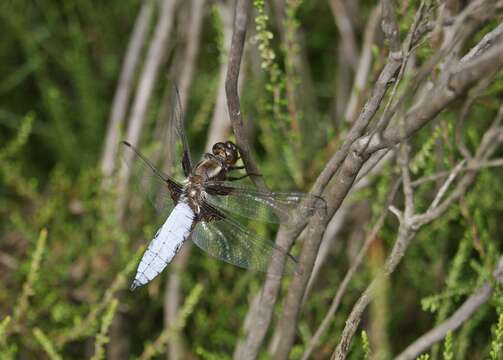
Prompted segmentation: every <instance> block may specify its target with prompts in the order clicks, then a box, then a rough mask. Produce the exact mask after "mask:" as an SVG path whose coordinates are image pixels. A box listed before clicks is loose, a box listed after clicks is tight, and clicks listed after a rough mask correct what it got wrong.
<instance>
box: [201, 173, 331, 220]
mask: <svg viewBox="0 0 503 360" xmlns="http://www.w3.org/2000/svg"><path fill="white" fill-rule="evenodd" d="M205 188H206V192H207V198H206V200H207V202H208V203H210V204H211V205H213V206H214V207H216V208H218V209H219V210H223V212H226V213H234V214H237V215H239V216H243V217H246V218H248V219H253V220H259V221H265V222H269V223H279V222H288V221H290V220H292V217H293V216H294V214H295V212H296V211H297V212H301V213H303V214H306V216H310V215H312V214H313V213H314V212H315V211H316V210H317V209H325V208H326V204H325V200H324V199H323V198H321V197H318V196H313V195H308V194H304V193H297V192H272V193H266V192H262V191H259V190H257V189H254V188H248V187H237V186H233V185H229V183H228V182H222V183H218V182H212V183H209V184H208V185H207V186H205Z"/></svg>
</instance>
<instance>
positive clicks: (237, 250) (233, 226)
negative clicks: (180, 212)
mask: <svg viewBox="0 0 503 360" xmlns="http://www.w3.org/2000/svg"><path fill="white" fill-rule="evenodd" d="M191 238H192V241H193V242H194V243H195V244H196V245H197V246H199V247H200V248H201V249H202V250H204V251H206V252H207V253H208V254H210V255H212V256H214V257H216V258H217V259H220V260H223V261H225V262H228V263H230V264H233V265H236V266H239V267H242V268H245V269H252V270H258V271H263V272H268V267H269V263H270V262H271V260H272V259H273V258H276V259H282V258H283V257H285V258H286V260H285V270H284V272H285V273H288V274H291V273H294V272H295V271H296V267H297V261H296V260H295V258H294V257H293V256H292V255H290V254H289V253H288V252H287V251H286V250H284V249H282V248H280V247H278V246H277V245H275V244H274V243H273V242H272V241H270V240H266V239H263V238H261V237H259V236H258V235H257V234H255V233H254V232H251V231H249V230H247V229H245V228H244V227H243V226H242V225H240V224H239V223H238V222H237V221H236V220H234V219H231V218H229V217H225V218H224V219H221V220H211V221H204V220H203V221H199V222H198V223H197V224H196V226H195V227H194V230H193V231H192V235H191ZM272 275H281V274H272Z"/></svg>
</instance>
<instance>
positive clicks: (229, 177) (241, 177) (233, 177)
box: [227, 173, 262, 181]
mask: <svg viewBox="0 0 503 360" xmlns="http://www.w3.org/2000/svg"><path fill="white" fill-rule="evenodd" d="M248 176H262V175H261V174H253V173H247V174H245V175H243V176H237V177H236V176H228V177H227V180H228V181H237V180H241V179H244V178H246V177H248Z"/></svg>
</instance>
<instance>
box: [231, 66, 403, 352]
mask: <svg viewBox="0 0 503 360" xmlns="http://www.w3.org/2000/svg"><path fill="white" fill-rule="evenodd" d="M400 65H401V60H400V59H397V58H395V57H392V56H390V57H389V58H388V62H387V64H386V65H385V67H384V68H383V70H382V71H381V74H380V75H379V78H378V80H377V83H376V84H375V86H374V88H373V89H372V92H371V94H370V97H369V99H368V100H367V102H366V104H365V105H364V107H363V110H362V112H361V113H360V115H359V117H358V119H357V120H356V121H355V123H354V125H353V127H352V128H351V130H350V131H349V133H348V135H347V137H346V139H345V141H344V143H343V144H342V146H341V148H340V149H339V150H338V151H337V152H336V153H335V154H334V156H332V158H331V159H330V160H329V162H328V163H327V165H326V167H325V168H324V169H323V171H322V172H321V173H320V175H319V176H318V178H317V180H316V182H315V184H314V185H313V187H312V189H311V192H310V193H311V194H313V195H321V193H322V192H323V189H324V188H325V187H326V185H327V184H328V182H329V181H330V179H331V178H332V177H333V175H334V174H335V173H336V172H337V171H338V170H339V168H340V167H341V164H343V163H345V161H346V160H347V162H348V164H347V167H346V169H341V171H340V174H341V176H340V179H339V180H338V185H339V187H337V186H334V187H332V188H333V189H335V190H334V191H333V192H328V193H327V194H326V196H325V199H327V200H328V204H327V205H328V212H327V218H326V219H330V218H331V217H332V216H333V214H334V213H335V211H336V210H337V209H338V208H339V206H340V204H341V203H342V200H343V199H344V198H345V196H346V194H347V192H348V190H349V188H350V187H351V184H352V183H353V181H354V177H352V175H351V174H353V172H354V171H355V170H356V172H358V170H359V168H360V167H361V165H362V164H363V162H364V161H363V159H362V158H361V154H360V153H359V150H358V149H357V147H358V144H354V143H355V141H356V140H357V139H358V138H360V137H361V136H362V135H363V133H364V131H365V129H366V128H367V126H368V124H369V123H370V121H371V119H372V118H373V116H374V115H375V113H376V112H377V110H378V108H379V106H380V103H381V101H382V99H383V97H384V95H385V93H386V90H387V88H388V86H389V84H390V81H391V79H392V78H393V76H394V75H395V73H396V72H397V71H398V69H399V68H400ZM352 146H353V148H354V151H353V152H352V153H350V149H351V147H352ZM360 150H361V149H360ZM348 153H350V154H348ZM353 159H356V160H353ZM352 161H354V162H353V163H352ZM343 167H344V166H343ZM353 175H354V176H356V173H354V174H353ZM338 191H339V192H338ZM334 192H336V193H337V194H334ZM318 220H319V219H318ZM307 221H308V219H307V217H305V216H304V217H303V216H299V218H298V220H297V221H295V222H293V223H292V224H290V227H289V228H285V227H280V230H279V232H278V234H277V236H276V243H277V244H278V245H279V246H281V247H283V248H285V249H289V248H290V247H291V245H292V244H293V241H294V239H295V238H297V236H298V235H299V234H300V232H301V231H302V230H303V229H304V227H305V225H306V223H307ZM325 225H326V224H323V227H324V226H325ZM315 226H316V223H315V224H313V227H315ZM312 234H313V235H316V236H317V239H316V240H314V242H317V244H316V246H315V247H313V248H311V249H310V251H309V252H310V255H309V256H308V257H307V258H306V259H307V260H304V261H305V262H306V261H309V262H311V266H312V264H313V263H314V260H315V255H316V252H317V250H318V247H319V243H320V241H321V238H322V235H323V231H322V230H318V232H313V233H312ZM306 243H307V242H306ZM301 261H302V260H301ZM306 268H307V267H306ZM306 276H307V275H306V274H305V275H303V277H306ZM280 283H281V282H280V279H278V278H275V277H274V278H273V277H270V278H266V281H265V284H264V286H263V288H262V291H261V293H260V295H258V296H260V297H261V300H260V302H259V301H254V302H253V304H259V305H257V306H255V307H251V308H250V310H249V311H248V314H247V319H252V318H253V319H254V321H255V322H254V323H252V322H251V321H247V323H248V324H250V326H248V327H246V328H245V334H246V338H245V342H244V344H242V345H239V346H238V348H239V349H236V352H235V358H239V356H236V354H237V355H239V354H242V353H244V354H249V357H248V358H251V359H253V358H255V357H256V356H257V354H258V351H259V348H260V346H261V344H262V342H263V340H264V337H265V334H266V333H267V329H268V328H269V324H270V322H271V319H272V312H273V308H274V304H275V303H276V299H277V296H278V294H279V286H280ZM306 284H307V279H299V283H297V284H296V290H295V291H296V295H295V296H298V297H299V299H298V300H299V301H300V300H301V298H302V294H303V293H304V289H303V288H305V285H306ZM293 296H294V295H292V300H290V301H294V300H293ZM295 302H297V301H295ZM296 313H297V311H294V312H291V310H290V309H289V312H288V315H287V316H292V315H294V314H296ZM295 318H296V316H295ZM284 326H287V325H286V324H285V325H284ZM280 331H281V330H280ZM288 332H289V333H290V339H288V340H286V339H284V340H283V341H284V342H283V343H282V346H285V345H288V344H291V341H292V339H291V337H293V334H294V332H295V326H293V327H291V328H290V329H289V330H288ZM276 338H281V339H283V336H282V335H281V336H279V337H276ZM276 353H278V352H277V351H276ZM286 355H287V354H286ZM286 355H284V356H286Z"/></svg>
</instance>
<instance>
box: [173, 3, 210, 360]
mask: <svg viewBox="0 0 503 360" xmlns="http://www.w3.org/2000/svg"><path fill="white" fill-rule="evenodd" d="M205 3H206V1H205V0H192V1H190V2H189V3H188V5H189V8H188V9H187V10H188V12H189V22H188V24H187V25H186V29H187V43H186V46H185V51H184V54H183V65H182V68H181V71H180V77H179V78H178V84H179V91H180V101H181V104H182V109H185V108H186V107H187V103H188V98H189V93H190V87H191V84H192V79H193V74H194V68H195V63H196V59H197V54H198V52H199V44H200V35H201V28H202V22H203V15H204V8H205ZM167 104H169V106H171V105H172V104H171V102H167ZM167 104H166V105H167ZM167 106H168V105H167ZM171 121H174V119H171ZM169 162H171V160H169ZM167 165H168V166H170V165H171V164H167ZM191 245H192V242H189V243H188V244H185V246H184V248H183V249H182V251H181V252H180V253H179V254H178V256H176V257H175V259H174V261H173V263H172V266H171V271H170V272H169V275H168V277H167V278H166V290H165V292H164V327H165V329H169V328H172V327H173V326H174V324H175V323H176V321H177V318H178V316H179V309H180V303H181V298H182V295H181V292H182V289H181V279H180V274H181V273H182V272H183V270H184V269H185V267H186V265H187V260H188V257H189V254H190V250H191ZM166 356H167V358H168V359H175V360H176V359H183V358H185V355H184V348H183V341H182V339H181V334H177V335H176V336H173V338H172V339H171V340H170V341H169V342H168V351H167V353H166Z"/></svg>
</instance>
